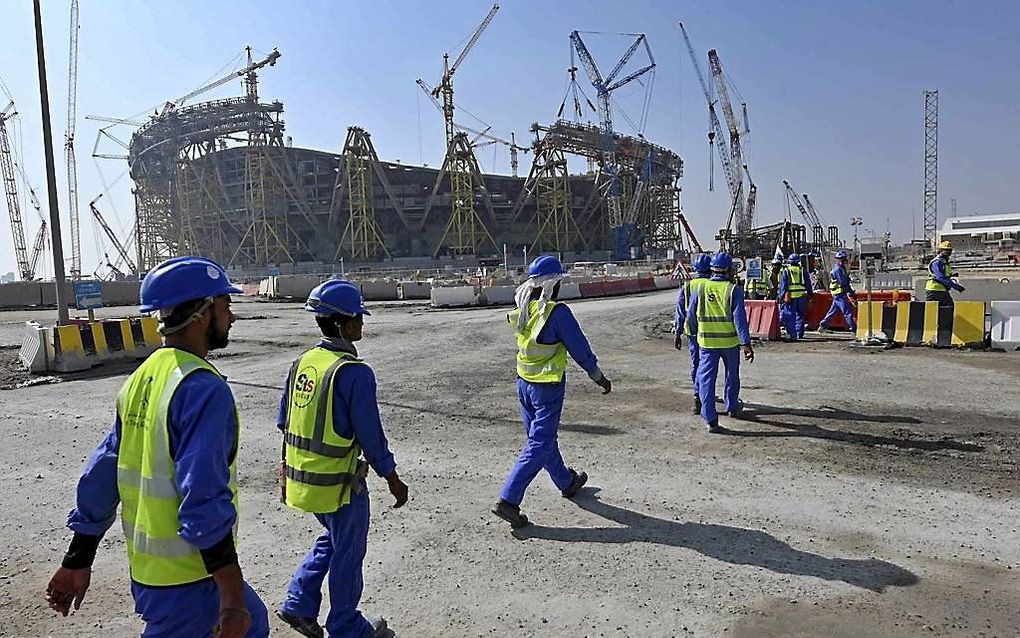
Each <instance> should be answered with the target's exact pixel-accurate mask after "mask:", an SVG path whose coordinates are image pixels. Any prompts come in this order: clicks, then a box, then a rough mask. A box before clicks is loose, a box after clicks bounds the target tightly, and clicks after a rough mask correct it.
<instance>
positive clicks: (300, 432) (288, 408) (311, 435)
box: [277, 279, 407, 638]
mask: <svg viewBox="0 0 1020 638" xmlns="http://www.w3.org/2000/svg"><path fill="white" fill-rule="evenodd" d="M305 310H307V311H309V312H312V313H315V322H316V323H317V324H318V326H319V330H320V331H321V332H322V339H321V340H320V341H319V343H318V344H317V345H316V346H315V347H314V348H312V349H311V350H308V351H307V352H305V353H304V354H302V355H301V356H300V357H298V359H297V360H296V361H294V363H293V365H292V366H291V368H290V372H289V373H288V374H287V382H286V384H285V385H284V388H285V389H284V393H283V397H282V398H281V399H280V414H279V417H278V419H277V425H278V427H279V428H280V430H282V431H283V433H284V440H283V462H282V464H281V465H282V467H281V471H280V474H281V475H282V476H281V481H282V483H281V484H282V488H283V491H282V495H281V496H282V500H283V501H284V502H285V503H286V504H287V505H289V506H290V507H293V508H295V509H297V510H300V511H302V512H308V513H310V514H314V515H315V518H316V519H317V520H318V521H319V523H320V524H322V526H323V527H324V528H325V531H324V532H323V533H322V534H321V535H320V536H319V537H318V538H317V539H316V540H315V543H314V545H312V549H311V551H309V552H308V555H307V556H305V558H304V561H302V563H301V564H300V565H299V566H298V569H297V571H296V572H295V573H294V576H293V578H291V581H290V585H289V586H288V587H287V597H286V599H285V600H284V602H283V604H282V605H281V606H280V609H279V611H277V616H279V617H280V619H281V620H283V621H284V622H286V623H287V624H288V625H290V626H291V627H292V628H294V629H295V630H296V631H297V632H298V633H300V634H301V635H303V636H311V637H313V638H321V637H322V635H323V632H322V628H321V627H320V626H319V621H318V616H319V607H320V605H321V604H322V583H323V580H324V579H325V578H326V577H327V575H328V577H329V607H330V609H329V614H328V615H327V616H326V631H327V632H328V633H329V636H330V637H331V638H348V637H350V638H362V637H366V636H371V637H373V638H381V637H383V636H392V635H393V633H392V631H391V630H390V629H389V628H388V627H387V623H386V621H385V620H384V619H383V618H379V617H377V618H371V619H369V618H366V617H365V616H364V615H362V613H361V612H360V611H358V603H359V601H360V600H361V591H362V588H363V585H364V581H363V580H362V563H363V562H364V559H365V551H366V548H367V544H368V523H369V500H368V487H367V485H366V483H365V477H366V476H367V473H368V467H369V466H371V467H372V469H373V470H375V473H376V474H378V475H379V476H380V477H382V478H385V479H386V482H387V484H388V486H389V491H390V494H392V495H393V498H394V499H395V502H394V504H393V507H401V506H403V505H404V504H405V503H406V502H407V485H405V484H404V482H403V481H401V480H400V477H399V476H398V475H397V464H396V461H395V460H394V458H393V454H392V453H391V452H390V449H389V444H388V442H387V440H386V434H385V433H384V432H383V428H382V422H381V420H380V418H379V405H378V402H377V400H376V382H375V374H374V373H373V372H372V368H370V367H369V366H368V364H366V363H365V362H364V361H363V360H362V359H360V358H358V349H357V348H356V347H355V345H354V343H355V342H356V341H359V340H361V337H362V327H363V325H364V317H365V316H366V315H370V314H371V313H370V312H369V311H368V309H367V308H365V306H364V303H363V301H362V297H361V291H360V290H359V289H358V287H357V286H355V285H354V284H352V283H350V282H349V281H343V280H339V279H331V280H330V281H327V282H325V283H322V284H320V285H318V286H316V287H315V288H313V289H312V291H311V293H310V294H309V295H308V301H307V302H306V303H305ZM362 454H364V456H365V461H362V460H361V458H360V457H361V455H362ZM366 461H367V463H366Z"/></svg>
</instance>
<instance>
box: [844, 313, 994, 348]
mask: <svg viewBox="0 0 1020 638" xmlns="http://www.w3.org/2000/svg"><path fill="white" fill-rule="evenodd" d="M869 306H870V309H869ZM869 318H870V325H869ZM869 328H870V330H869ZM869 332H870V333H871V334H872V335H874V334H877V333H879V332H882V333H884V334H885V336H886V338H887V339H889V340H890V341H892V342H893V343H898V344H902V345H907V346H935V347H939V348H949V347H957V348H962V347H973V346H981V345H983V344H984V342H985V304H984V302H982V301H957V302H956V303H955V304H954V305H952V306H940V305H939V304H938V302H936V301H900V302H897V303H888V302H881V301H873V302H871V303H870V304H869V303H868V302H861V303H860V304H859V305H858V308H857V338H858V339H861V340H864V339H867V338H868V334H869Z"/></svg>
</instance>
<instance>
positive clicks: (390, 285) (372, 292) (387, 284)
mask: <svg viewBox="0 0 1020 638" xmlns="http://www.w3.org/2000/svg"><path fill="white" fill-rule="evenodd" d="M397 290H398V288H397V282H395V281H386V280H378V281H363V282H361V295H362V296H363V297H364V298H365V301H396V300H397Z"/></svg>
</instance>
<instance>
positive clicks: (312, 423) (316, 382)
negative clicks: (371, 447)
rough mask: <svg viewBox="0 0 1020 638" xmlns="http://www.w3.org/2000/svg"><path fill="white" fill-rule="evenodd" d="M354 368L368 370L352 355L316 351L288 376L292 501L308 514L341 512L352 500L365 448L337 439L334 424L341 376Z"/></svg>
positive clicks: (287, 447) (287, 468) (287, 465)
mask: <svg viewBox="0 0 1020 638" xmlns="http://www.w3.org/2000/svg"><path fill="white" fill-rule="evenodd" d="M349 364H354V365H364V363H363V362H362V361H361V360H360V359H356V358H355V357H354V355H351V354H349V353H346V352H334V351H332V350H327V349H326V348H312V349H311V350H309V351H308V352H306V353H305V354H303V355H301V357H300V358H298V360H297V361H295V362H294V365H293V366H292V367H291V373H290V375H289V376H288V380H289V382H290V385H289V386H288V387H287V424H286V431H285V432H284V443H285V447H284V455H285V469H284V476H285V479H284V480H285V481H286V502H287V505H289V506H291V507H293V508H295V509H298V510H301V511H303V512H311V513H317V514H326V513H330V512H335V511H337V510H339V509H340V508H341V507H343V506H344V505H347V504H348V503H350V501H351V492H352V491H353V489H354V487H355V478H356V476H357V469H358V457H359V456H361V446H359V445H358V444H357V443H356V442H355V441H354V440H353V439H348V438H344V437H342V436H340V435H339V434H337V433H336V430H335V429H334V423H333V393H334V384H335V380H336V375H337V373H338V372H339V371H340V369H341V368H342V367H343V366H345V365H349Z"/></svg>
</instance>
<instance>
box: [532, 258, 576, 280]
mask: <svg viewBox="0 0 1020 638" xmlns="http://www.w3.org/2000/svg"><path fill="white" fill-rule="evenodd" d="M566 272H567V271H566V270H564V268H563V264H562V263H560V260H559V259H556V258H555V257H553V256H552V255H542V256H540V257H537V258H536V259H535V261H533V262H531V265H530V266H528V276H529V277H544V276H545V275H563V274H565V273H566Z"/></svg>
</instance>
